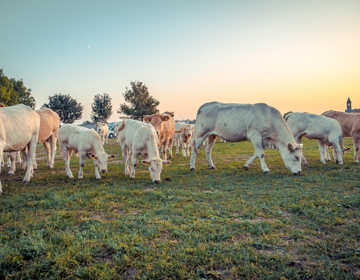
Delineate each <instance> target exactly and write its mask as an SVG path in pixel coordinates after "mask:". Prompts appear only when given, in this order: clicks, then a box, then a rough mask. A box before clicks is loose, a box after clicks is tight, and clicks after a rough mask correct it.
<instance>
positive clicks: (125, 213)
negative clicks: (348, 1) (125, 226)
mask: <svg viewBox="0 0 360 280" xmlns="http://www.w3.org/2000/svg"><path fill="white" fill-rule="evenodd" d="M113 211H114V213H116V214H118V215H120V216H127V215H137V214H139V212H137V211H135V210H130V211H129V212H126V211H124V210H118V209H115V210H113Z"/></svg>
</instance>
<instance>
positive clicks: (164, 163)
mask: <svg viewBox="0 0 360 280" xmlns="http://www.w3.org/2000/svg"><path fill="white" fill-rule="evenodd" d="M170 163H171V161H170V160H163V161H162V164H163V165H164V166H165V165H169V164H170Z"/></svg>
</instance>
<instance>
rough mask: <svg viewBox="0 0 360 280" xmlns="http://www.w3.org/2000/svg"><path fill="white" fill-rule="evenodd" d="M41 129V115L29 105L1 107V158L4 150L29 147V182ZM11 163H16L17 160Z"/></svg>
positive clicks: (26, 177) (14, 150)
mask: <svg viewBox="0 0 360 280" xmlns="http://www.w3.org/2000/svg"><path fill="white" fill-rule="evenodd" d="M39 130H40V117H39V115H38V114H36V113H35V111H33V110H32V109H31V108H30V107H29V106H26V105H23V104H19V105H15V106H10V107H6V108H3V107H0V159H2V158H3V152H16V151H21V150H22V149H24V148H25V147H28V157H27V159H26V160H27V171H26V174H25V177H24V180H23V181H24V182H29V181H30V178H31V177H32V175H33V161H34V154H35V149H36V144H37V142H38V136H39ZM11 164H12V165H15V160H13V162H12V163H11ZM0 172H1V165H0ZM1 193H2V186H1V182H0V194H1Z"/></svg>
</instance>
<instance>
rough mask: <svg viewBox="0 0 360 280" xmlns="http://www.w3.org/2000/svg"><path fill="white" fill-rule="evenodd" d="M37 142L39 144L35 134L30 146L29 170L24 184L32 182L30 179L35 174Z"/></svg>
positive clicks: (28, 156)
mask: <svg viewBox="0 0 360 280" xmlns="http://www.w3.org/2000/svg"><path fill="white" fill-rule="evenodd" d="M37 142H38V134H37V133H36V134H35V133H34V134H33V136H32V138H31V140H30V143H29V144H28V155H27V170H26V174H25V177H24V180H23V181H24V182H30V178H31V176H32V174H33V173H34V166H33V163H34V156H35V150H36V145H37Z"/></svg>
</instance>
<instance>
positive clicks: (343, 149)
mask: <svg viewBox="0 0 360 280" xmlns="http://www.w3.org/2000/svg"><path fill="white" fill-rule="evenodd" d="M349 150H350V148H345V147H342V148H341V155H342V156H344V155H345V153H346V152H347V151H349Z"/></svg>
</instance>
